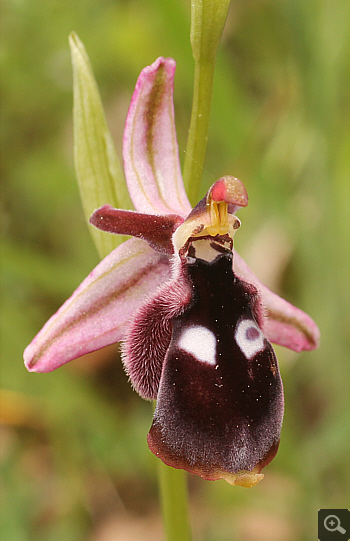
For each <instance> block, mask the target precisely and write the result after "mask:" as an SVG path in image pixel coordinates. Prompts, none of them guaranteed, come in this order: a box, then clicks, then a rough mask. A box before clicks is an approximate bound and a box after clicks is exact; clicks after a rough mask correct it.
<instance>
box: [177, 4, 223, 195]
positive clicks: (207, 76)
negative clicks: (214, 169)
mask: <svg viewBox="0 0 350 541" xmlns="http://www.w3.org/2000/svg"><path fill="white" fill-rule="evenodd" d="M229 5H230V0H192V3H191V45H192V52H193V57H194V61H195V74H194V88H193V104H192V114H191V123H190V129H189V134H188V140H187V148H186V156H185V163H184V169H183V178H184V184H185V188H186V192H187V195H188V198H189V200H190V202H191V203H192V205H193V204H194V203H195V202H196V201H197V199H198V192H199V188H200V183H201V179H202V173H203V167H204V160H205V154H206V149H207V142H208V130H209V121H210V109H211V101H212V93H213V83H214V71H215V60H216V53H217V49H218V46H219V43H220V39H221V35H222V32H223V29H224V26H225V22H226V18H227V12H228V8H229Z"/></svg>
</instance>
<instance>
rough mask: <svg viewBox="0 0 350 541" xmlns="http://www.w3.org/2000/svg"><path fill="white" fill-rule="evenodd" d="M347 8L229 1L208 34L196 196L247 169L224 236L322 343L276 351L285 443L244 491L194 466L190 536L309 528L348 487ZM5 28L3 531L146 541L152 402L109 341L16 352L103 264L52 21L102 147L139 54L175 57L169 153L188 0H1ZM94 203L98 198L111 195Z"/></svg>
mask: <svg viewBox="0 0 350 541" xmlns="http://www.w3.org/2000/svg"><path fill="white" fill-rule="evenodd" d="M349 6H350V4H349V3H348V2H346V0H344V1H341V0H339V1H337V0H336V1H334V0H307V1H305V0H303V1H301V0H233V2H232V5H231V9H230V13H229V17H228V21H227V25H226V28H225V31H224V35H223V39H222V44H221V47H220V52H219V57H218V62H217V72H216V80H215V89H214V98H213V110H212V120H211V127H210V134H209V144H208V152H207V160H206V167H205V172H204V176H203V186H202V190H201V196H203V195H204V193H205V191H206V189H207V187H208V186H209V185H210V184H211V183H212V182H213V181H214V180H216V179H217V178H219V176H221V175H223V174H232V175H235V176H238V177H239V178H241V180H243V182H244V183H245V185H246V187H247V189H248V193H249V197H250V204H249V207H248V208H247V209H245V210H242V212H241V213H240V216H239V217H240V219H241V220H242V228H241V230H240V232H239V233H238V234H237V236H236V248H237V249H238V250H239V251H240V253H241V254H242V255H243V256H244V257H245V258H246V260H247V261H248V263H250V265H251V266H252V267H253V269H254V270H255V271H256V273H257V274H258V275H259V276H260V277H261V278H262V279H263V280H265V282H266V283H267V284H268V285H269V286H270V287H272V288H273V289H274V290H275V291H277V292H278V293H280V294H283V295H284V296H285V297H286V298H287V299H288V300H290V301H291V302H293V303H295V304H297V305H298V306H299V307H301V308H302V309H304V310H306V311H307V312H308V313H309V314H310V315H311V316H312V317H313V318H314V319H315V320H316V322H317V323H318V325H319V327H320V329H321V337H322V341H321V347H320V349H319V350H317V351H314V352H312V353H304V354H300V355H297V354H295V353H293V352H290V351H287V350H285V349H283V348H276V350H277V354H278V357H279V362H280V369H281V373H282V377H283V380H284V385H285V395H286V411H285V421H284V426H283V431H282V439H281V445H280V451H279V453H278V454H277V457H276V458H275V460H274V461H273V463H272V464H271V465H270V466H269V467H268V468H266V470H265V479H264V480H263V482H261V483H260V484H259V485H257V486H256V487H255V488H253V489H250V490H248V489H243V488H240V487H231V486H229V485H228V484H226V483H225V482H224V481H216V482H206V481H203V480H201V479H200V478H197V477H194V476H190V479H189V481H190V483H189V484H190V494H191V511H192V520H193V528H194V531H195V535H196V540H198V541H235V540H237V541H267V540H268V541H311V540H313V539H316V538H317V533H316V532H317V510H318V509H319V508H342V507H347V506H348V502H349V456H350V455H349V334H348V328H349V319H350V318H349V284H348V282H349V270H350V264H349V244H348V240H349V174H350V169H349V154H350V153H349V143H350V137H349V72H348V52H349V50H350V49H349V45H350V44H349V35H350V32H349V20H350V18H349V15H350V13H349ZM1 12H2V44H1V55H0V58H1V79H2V80H1V95H2V100H1V102H2V116H1V138H2V140H1V146H2V163H1V168H2V179H3V181H2V198H1V205H2V214H1V216H2V217H1V220H2V254H1V264H2V295H1V378H2V381H1V389H2V391H1V416H2V420H3V425H2V427H1V439H0V461H1V467H2V485H3V488H2V496H1V513H2V519H1V520H2V522H1V532H2V539H4V541H5V540H6V541H34V540H35V541H62V539H64V540H65V541H80V540H84V541H85V540H88V541H138V540H139V539H142V540H143V541H148V540H152V541H158V540H160V539H162V538H163V536H162V526H161V518H160V515H159V510H158V499H157V480H156V469H157V460H156V459H155V458H154V457H153V455H151V453H150V452H149V451H148V448H147V444H146V434H147V431H148V428H149V426H150V423H151V407H150V405H149V404H148V403H146V402H143V401H142V400H141V399H140V398H139V397H138V396H137V395H136V394H135V393H134V392H133V391H132V390H131V388H130V387H129V384H128V382H127V378H126V376H125V375H124V373H123V370H122V368H121V364H120V360H119V356H118V348H117V346H115V347H114V346H112V347H110V348H107V349H106V350H103V351H100V352H97V353H95V354H91V355H89V356H87V357H85V358H84V359H80V360H77V361H74V362H73V363H70V364H69V365H66V366H65V367H62V368H61V369H59V370H57V371H56V372H54V373H51V374H46V375H41V374H39V375H38V374H29V373H27V372H26V370H25V369H24V367H23V362H22V352H23V349H24V348H25V346H26V345H27V344H28V343H29V342H30V341H31V339H32V338H33V336H34V335H35V334H36V333H37V332H38V330H39V329H40V328H41V326H42V325H43V323H44V322H45V321H46V320H47V319H48V318H49V316H50V315H51V314H52V313H53V312H54V311H55V310H56V309H57V308H58V307H59V306H60V305H61V304H62V302H63V301H64V300H65V299H66V298H67V297H68V296H69V295H70V294H71V292H72V291H73V290H74V289H75V287H76V286H77V285H78V284H79V283H80V281H81V280H82V279H83V278H84V277H85V276H86V275H87V274H88V273H89V271H90V270H91V269H92V268H93V267H94V266H95V264H96V263H97V262H98V257H97V253H96V251H95V248H94V246H93V244H92V242H91V239H90V236H89V232H88V227H87V226H86V223H85V222H84V218H83V213H82V209H81V206H80V201H79V194H78V190H77V185H76V181H75V175H74V169H73V150H72V148H73V146H72V114H71V110H72V76H71V67H70V57H69V48H68V42H67V37H68V34H69V33H70V32H71V31H72V30H75V31H76V32H77V33H78V35H79V37H80V38H81V39H82V41H83V42H84V44H85V46H86V49H87V51H88V54H89V56H90V59H91V62H92V64H93V67H94V70H95V75H96V79H97V81H98V84H99V87H100V90H101V94H102V98H103V101H104V104H105V109H106V113H107V117H108V123H109V126H110V129H111V131H112V133H113V137H114V140H115V144H116V149H117V153H118V155H119V156H121V138H122V132H123V125H124V121H125V116H126V112H127V108H128V104H129V101H130V98H131V95H132V91H133V87H134V85H135V82H136V79H137V76H138V74H139V72H140V70H141V69H142V68H143V67H144V66H146V65H148V64H150V63H152V62H153V61H154V60H155V59H156V58H157V57H158V56H161V55H162V56H172V57H174V58H175V59H176V60H177V63H178V67H177V75H176V79H175V109H176V123H177V130H178V141H179V145H180V153H181V159H183V155H184V149H185V147H186V134H187V130H188V125H189V118H190V108H191V96H192V83H193V62H192V56H191V49H190V44H189V28H190V18H189V15H190V6H189V1H188V0H181V1H179V0H113V1H112V0H100V1H97V0H84V1H82V0H77V1H75V2H71V1H68V0H60V1H58V0H51V1H50V0H49V1H47V2H41V1H40V0H31V1H28V0H4V1H3V2H2V7H1ZM106 203H108V201H106Z"/></svg>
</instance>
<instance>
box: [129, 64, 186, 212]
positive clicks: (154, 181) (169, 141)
mask: <svg viewBox="0 0 350 541" xmlns="http://www.w3.org/2000/svg"><path fill="white" fill-rule="evenodd" d="M175 68H176V62H175V60H173V59H172V58H163V57H160V58H158V59H157V60H156V61H155V62H154V63H153V64H151V66H147V67H146V68H144V69H143V70H142V72H141V74H140V76H139V78H138V80H137V83H136V87H135V91H134V94H133V97H132V100H131V104H130V108H129V112H128V115H127V119H126V124H125V131H124V144H123V158H124V169H125V177H126V181H127V185H128V189H129V193H130V196H131V199H132V201H133V203H134V206H135V209H136V210H137V211H139V212H148V213H151V214H169V213H175V214H179V215H180V216H183V217H184V216H187V215H188V213H189V212H190V211H191V205H190V203H189V201H188V198H187V195H186V192H185V189H184V185H183V181H182V176H181V168H180V160H179V153H178V145H177V138H176V131H175V119H174V105H173V82H174V75H175Z"/></svg>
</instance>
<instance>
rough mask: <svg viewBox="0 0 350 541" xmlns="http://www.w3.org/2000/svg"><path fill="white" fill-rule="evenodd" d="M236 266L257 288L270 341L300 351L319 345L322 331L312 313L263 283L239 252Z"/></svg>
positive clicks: (240, 274)
mask: <svg viewBox="0 0 350 541" xmlns="http://www.w3.org/2000/svg"><path fill="white" fill-rule="evenodd" d="M233 268H234V271H235V273H236V274H237V276H238V277H239V278H241V279H242V280H246V281H247V282H249V283H251V284H253V285H254V286H255V287H256V288H257V289H258V291H259V293H260V298H261V302H262V305H263V308H264V317H263V318H262V323H263V329H262V330H263V332H264V334H265V336H266V338H267V339H268V340H270V342H273V343H274V344H279V345H280V346H285V347H287V348H289V349H292V350H293V351H297V352H300V351H304V350H312V349H315V348H317V347H318V345H319V340H320V331H319V328H318V327H317V325H316V323H315V322H314V321H313V319H311V317H310V316H308V315H307V314H306V313H305V312H303V311H302V310H300V309H299V308H296V307H295V306H293V305H292V304H291V303H289V302H287V301H285V300H284V299H282V298H281V297H279V296H278V295H276V293H273V292H272V291H271V290H270V289H269V288H268V287H266V286H264V284H262V283H261V282H260V280H258V278H257V277H256V275H255V274H254V273H253V271H252V270H251V269H250V268H249V266H248V265H247V263H245V261H244V260H243V259H242V258H241V257H240V256H239V255H238V254H237V252H235V254H234V263H233Z"/></svg>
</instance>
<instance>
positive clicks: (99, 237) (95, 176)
mask: <svg viewBox="0 0 350 541" xmlns="http://www.w3.org/2000/svg"><path fill="white" fill-rule="evenodd" d="M69 45H70V48H71V55H72V66H73V94H74V106H73V117H74V162H75V170H76V175H77V180H78V184H79V189H80V194H81V199H82V204H83V209H84V214H85V217H86V219H87V220H88V219H89V218H90V216H91V214H92V213H93V211H94V210H95V209H96V208H98V207H100V206H102V205H104V204H109V205H112V206H113V207H118V208H132V204H131V201H130V197H129V194H128V190H127V186H126V183H125V179H124V175H123V172H122V169H121V167H120V164H119V161H118V158H117V155H116V152H115V149H114V144H113V140H112V137H111V134H110V132H109V130H108V127H107V122H106V118H105V115H104V111H103V106H102V102H101V98H100V94H99V91H98V87H97V84H96V81H95V78H94V74H93V71H92V67H91V64H90V61H89V58H88V56H87V53H86V51H85V48H84V45H83V44H82V42H81V41H80V39H79V38H78V36H77V35H76V34H75V33H72V34H71V35H70V36H69ZM89 229H90V231H91V235H92V238H93V241H94V243H95V245H96V247H97V250H98V252H99V255H100V256H101V257H105V256H106V255H107V254H108V253H110V252H111V251H112V250H113V249H114V248H116V247H117V246H118V245H119V244H120V243H121V242H123V241H124V240H125V237H123V236H116V235H108V234H106V233H104V232H101V231H98V230H97V229H95V228H93V227H92V226H89Z"/></svg>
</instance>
